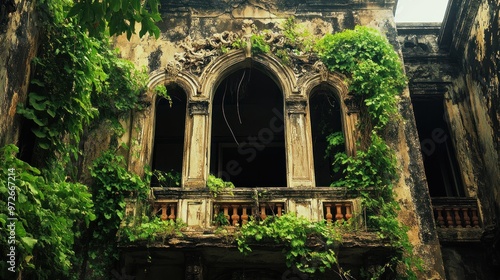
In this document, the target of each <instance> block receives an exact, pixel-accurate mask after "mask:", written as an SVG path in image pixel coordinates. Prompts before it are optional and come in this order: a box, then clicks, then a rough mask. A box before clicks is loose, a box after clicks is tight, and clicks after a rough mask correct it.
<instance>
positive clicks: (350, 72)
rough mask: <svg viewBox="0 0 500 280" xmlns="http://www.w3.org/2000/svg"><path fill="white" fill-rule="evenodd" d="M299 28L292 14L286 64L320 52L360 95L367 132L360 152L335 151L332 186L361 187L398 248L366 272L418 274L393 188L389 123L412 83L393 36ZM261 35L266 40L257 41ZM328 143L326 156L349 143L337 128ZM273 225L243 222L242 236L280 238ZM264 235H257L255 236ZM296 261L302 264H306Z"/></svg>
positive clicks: (372, 214)
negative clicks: (317, 34) (313, 37)
mask: <svg viewBox="0 0 500 280" xmlns="http://www.w3.org/2000/svg"><path fill="white" fill-rule="evenodd" d="M297 30H298V26H297V24H296V22H295V20H294V19H293V18H290V19H288V20H287V21H286V22H285V23H284V25H283V34H284V36H285V38H286V41H285V47H284V48H282V49H279V50H274V51H273V52H275V53H276V54H277V55H278V56H279V57H280V58H281V59H282V61H283V62H284V63H288V62H289V61H290V56H291V55H292V54H304V53H312V52H316V53H317V54H318V56H319V58H320V59H321V61H322V62H323V63H324V64H325V65H326V66H327V67H328V69H329V70H330V71H332V72H340V73H342V74H344V75H346V76H347V77H348V80H347V83H348V85H349V91H350V92H353V93H354V94H355V97H356V98H357V100H356V101H357V102H358V104H359V108H360V118H359V123H358V127H357V128H358V131H360V132H361V135H360V138H359V142H358V143H357V151H356V155H354V156H348V155H347V154H346V153H345V152H335V153H334V154H333V157H334V165H333V169H334V170H333V171H334V173H337V172H342V174H343V176H342V178H341V179H340V180H338V181H335V182H332V187H347V188H349V189H352V190H355V191H357V192H359V193H360V195H361V197H362V200H363V206H364V207H365V208H366V209H367V215H368V226H369V227H370V228H372V229H375V230H377V232H378V234H379V236H380V238H388V239H389V240H391V242H392V244H394V247H395V248H396V249H397V253H396V254H395V256H394V257H393V258H392V259H391V260H390V262H389V263H388V264H386V265H384V266H381V267H380V268H379V269H378V270H377V271H374V272H373V273H371V274H370V273H365V276H366V277H368V278H373V279H375V278H377V277H379V276H381V275H389V274H390V275H392V277H396V278H402V279H416V274H415V273H414V271H413V268H415V267H416V268H419V269H421V260H420V259H418V258H416V257H415V256H414V255H413V247H412V245H411V243H410V241H409V239H408V235H407V231H408V229H407V228H406V227H405V226H404V225H402V224H401V223H400V222H399V221H398V219H397V213H398V210H399V204H398V203H397V202H396V200H395V198H394V193H393V187H394V182H395V181H396V180H397V179H398V170H397V167H396V166H397V165H396V164H397V162H396V157H395V154H394V151H393V150H392V149H391V148H390V147H389V146H388V144H387V143H386V141H385V140H384V137H385V136H386V135H385V134H386V129H387V126H388V124H389V123H390V122H391V120H397V119H398V118H399V115H398V110H397V96H398V95H399V94H400V93H401V92H402V90H403V88H404V86H405V85H406V78H405V75H404V72H403V68H402V65H401V61H400V59H399V57H398V55H397V54H396V53H395V52H394V49H393V47H392V46H391V44H390V43H389V42H388V41H387V39H386V38H385V37H383V36H382V35H380V33H379V32H378V31H376V30H374V29H371V28H368V27H361V26H358V27H356V28H355V29H354V30H345V31H343V32H339V33H336V34H328V35H325V36H324V37H323V38H321V39H320V40H319V41H318V42H317V43H316V44H313V43H312V42H311V41H310V40H306V39H304V38H303V37H302V35H303V33H302V34H301V33H300V32H299V31H297ZM259 36H260V37H261V40H257V38H259ZM264 37H265V33H260V34H259V35H256V36H255V38H254V37H252V38H253V39H252V44H254V43H255V44H256V47H255V48H256V50H257V51H258V52H266V51H267V50H268V49H270V48H268V47H267V46H268V45H265V44H264V43H266V41H265V40H263V39H262V38H264ZM309 38H310V36H309ZM253 49H254V46H253V45H252V50H253ZM267 52H268V51H267ZM327 142H328V144H329V145H328V147H327V150H326V153H327V155H326V156H332V155H331V153H333V152H334V151H337V150H338V149H336V147H337V146H339V145H343V144H344V139H343V136H342V134H340V133H334V134H331V135H328V136H327ZM278 220H279V219H277V220H276V221H278ZM268 226H269V225H267V224H266V225H258V224H252V226H251V227H243V229H242V235H243V236H246V235H247V231H249V232H250V235H249V236H255V234H257V232H258V230H259V229H257V228H258V227H262V229H261V230H263V231H265V232H266V234H270V233H272V236H267V237H268V238H271V239H273V238H276V239H277V240H280V238H279V234H278V233H276V232H275V231H273V230H269V229H268V228H267V227H268ZM308 226H311V225H308ZM259 234H260V233H259ZM259 236H260V235H259ZM260 239H261V238H255V241H259V240H260ZM243 240H245V239H243ZM282 242H285V241H282ZM304 248H305V247H304ZM304 254H306V255H307V252H302V256H304ZM305 259H307V258H305ZM287 260H289V258H288V257H287ZM295 265H297V267H299V268H300V267H301V264H300V263H296V264H295ZM401 268H403V269H401Z"/></svg>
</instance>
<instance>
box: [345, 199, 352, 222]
mask: <svg viewBox="0 0 500 280" xmlns="http://www.w3.org/2000/svg"><path fill="white" fill-rule="evenodd" d="M344 206H345V219H346V220H349V219H350V218H351V217H352V214H351V203H346V204H344Z"/></svg>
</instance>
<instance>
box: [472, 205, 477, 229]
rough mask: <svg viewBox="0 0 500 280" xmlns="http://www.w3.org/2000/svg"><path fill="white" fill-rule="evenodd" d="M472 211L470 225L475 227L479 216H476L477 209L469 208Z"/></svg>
mask: <svg viewBox="0 0 500 280" xmlns="http://www.w3.org/2000/svg"><path fill="white" fill-rule="evenodd" d="M471 211H472V226H473V227H475V228H478V227H479V217H478V216H477V209H475V208H471Z"/></svg>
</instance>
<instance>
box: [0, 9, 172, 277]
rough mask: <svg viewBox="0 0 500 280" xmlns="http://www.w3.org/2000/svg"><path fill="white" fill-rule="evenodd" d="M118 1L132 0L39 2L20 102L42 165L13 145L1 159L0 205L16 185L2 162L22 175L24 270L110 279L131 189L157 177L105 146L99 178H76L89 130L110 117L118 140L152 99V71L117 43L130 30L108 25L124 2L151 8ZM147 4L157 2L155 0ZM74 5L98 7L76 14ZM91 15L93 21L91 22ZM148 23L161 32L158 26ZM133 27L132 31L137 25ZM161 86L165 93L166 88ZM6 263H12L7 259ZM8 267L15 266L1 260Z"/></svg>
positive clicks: (142, 190) (20, 250) (19, 229)
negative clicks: (122, 53)
mask: <svg viewBox="0 0 500 280" xmlns="http://www.w3.org/2000/svg"><path fill="white" fill-rule="evenodd" d="M136 2H137V3H139V1H135V0H133V1H131V2H129V4H130V5H132V4H134V3H136ZM80 3H83V2H80ZM116 3H121V4H123V3H124V2H123V1H120V0H117V1H115V2H112V1H111V2H109V1H108V2H107V1H104V2H103V1H97V2H96V1H94V2H88V1H87V2H85V4H89V5H92V9H94V10H89V7H90V6H86V7H82V6H81V5H80V7H78V8H74V2H73V1H66V0H45V1H40V2H37V8H36V9H37V10H36V12H37V15H38V16H39V19H40V21H39V24H40V31H41V32H40V46H39V49H38V53H37V57H36V58H35V59H34V60H33V64H32V66H33V67H32V68H33V73H34V75H33V77H32V79H31V86H30V88H29V96H28V100H27V103H26V104H20V105H19V106H18V110H17V112H18V113H19V114H20V115H22V116H23V117H24V118H25V119H27V120H29V121H30V122H31V123H32V124H31V127H32V132H33V135H34V137H35V138H36V141H35V147H36V148H35V152H34V156H33V159H32V163H33V164H34V165H35V166H36V167H38V168H34V167H32V166H30V165H29V164H27V163H26V162H23V161H21V160H19V159H17V158H16V156H15V154H16V153H17V152H18V149H17V147H15V146H6V147H4V148H3V149H2V150H1V154H2V155H1V161H0V165H1V167H2V170H1V171H0V172H2V174H1V176H2V179H1V180H0V195H1V197H2V200H1V202H0V204H3V202H4V201H7V196H10V195H11V192H12V191H11V190H9V189H8V186H7V185H4V184H3V182H4V180H3V177H4V175H5V176H10V175H8V174H4V171H6V170H15V176H16V178H18V182H19V184H18V185H17V188H16V190H15V193H16V198H17V201H16V206H17V208H16V215H17V218H18V221H17V222H16V237H17V238H18V242H17V243H16V248H17V257H18V259H17V261H18V262H19V263H18V264H17V265H16V271H17V273H19V274H20V275H21V274H22V276H23V277H24V278H28V279H31V278H33V279H35V278H36V279H49V278H51V279H84V278H85V277H86V278H85V279H90V278H92V279H109V277H110V273H111V272H112V266H113V263H112V262H113V260H116V258H117V250H116V232H117V230H118V228H119V226H120V221H121V219H122V218H123V215H124V207H125V202H124V201H125V198H126V197H129V196H135V197H138V198H140V199H144V198H145V196H146V194H147V190H148V189H149V188H148V187H149V178H145V179H144V180H141V178H139V176H137V175H135V174H132V173H130V172H128V171H127V169H126V168H125V162H124V159H123V157H121V156H117V155H115V154H116V152H117V151H112V152H106V153H104V154H103V155H102V156H101V157H100V158H99V159H98V160H97V161H96V162H94V164H93V167H92V171H91V174H92V179H93V182H89V180H88V179H87V180H86V183H87V185H88V186H86V185H83V184H81V183H78V180H79V179H80V174H81V173H82V172H83V173H85V171H82V170H77V169H78V168H79V167H80V168H81V166H82V161H83V160H84V159H83V158H82V156H81V153H82V148H83V145H82V144H83V142H82V138H83V137H84V135H85V134H86V133H89V131H91V130H92V129H93V128H95V127H97V125H98V124H100V123H103V122H106V123H108V124H111V125H108V127H110V128H111V131H110V134H111V135H112V136H113V138H114V139H115V141H114V142H116V136H117V135H119V134H120V133H122V132H123V128H122V127H121V125H120V121H121V120H122V118H124V117H128V116H129V114H130V112H131V111H134V110H142V109H144V108H145V107H146V106H149V103H148V102H146V101H145V100H144V99H143V97H144V96H145V95H144V93H145V91H146V88H147V74H146V71H145V70H144V69H143V70H137V69H135V67H134V65H133V64H132V63H131V62H128V61H126V60H124V59H121V58H119V57H118V52H117V51H116V50H113V49H112V48H111V45H110V37H109V35H108V34H109V33H111V34H113V33H116V34H118V33H120V32H122V31H123V30H124V29H121V30H119V29H120V28H122V27H123V26H122V27H120V26H115V27H117V28H118V29H115V30H113V29H112V28H115V27H110V28H111V29H112V30H109V29H107V28H104V29H103V26H104V25H107V24H108V23H112V22H113V21H108V19H109V18H107V16H109V15H110V13H115V16H118V17H119V16H120V13H121V12H122V11H123V10H125V9H127V10H128V11H133V10H135V9H143V8H141V5H139V6H135V5H134V7H131V6H129V5H128V4H126V3H125V4H124V5H123V7H122V8H123V9H120V8H118V7H117V5H116ZM137 3H136V4H137ZM148 3H149V4H148V5H150V8H151V7H152V6H154V5H155V3H157V2H155V1H148ZM109 4H112V6H109ZM139 4H140V3H139ZM82 5H83V4H82ZM156 6H157V4H156ZM80 8H81V9H80ZM71 9H73V11H75V10H79V11H81V12H84V13H90V14H92V16H91V17H88V15H89V14H86V15H83V16H82V15H80V16H76V17H71V14H69V15H68V11H69V10H71ZM95 9H102V11H107V12H105V15H103V14H99V13H95V12H96V11H97V10H95ZM110 9H111V10H113V11H112V12H110ZM156 11H157V10H156ZM147 13H151V14H153V13H155V10H154V8H151V11H148V10H147V9H145V10H142V11H141V12H140V13H137V14H136V16H139V17H143V18H144V20H146V21H147V20H148V19H146V18H147V17H148V16H149V17H151V14H149V15H148V14H147ZM99 16H103V17H102V18H99ZM84 17H85V18H86V19H87V21H86V20H85V19H84ZM90 18H92V20H93V21H92V22H89V21H88V19H90ZM124 18H125V20H127V19H126V16H125V17H124ZM136 20H139V19H136ZM103 22H104V25H100V26H99V28H98V30H96V31H95V32H94V31H92V30H89V29H88V25H87V24H93V23H98V24H100V23H103ZM129 23H130V21H129ZM82 27H83V28H82ZM94 27H97V26H94ZM144 28H145V27H144V26H143V30H146V31H150V30H152V32H153V33H154V32H155V31H154V29H155V28H156V27H155V28H151V26H149V27H146V29H144ZM103 30H104V31H103ZM129 30H131V31H130V32H132V33H133V25H132V28H131V29H129ZM143 30H141V32H140V33H141V34H140V35H143V34H144V31H143ZM127 32H128V31H127ZM129 35H130V34H129ZM158 90H159V91H160V94H161V95H162V96H166V89H162V88H159V89H158ZM103 148H104V149H105V147H103ZM86 159H87V158H86ZM91 181H92V180H91ZM5 182H6V181H5ZM6 188H7V189H6ZM4 198H5V199H4ZM4 209H7V207H2V213H1V214H0V223H2V238H0V244H1V246H2V252H4V248H8V245H7V244H8V240H7V239H6V238H4V236H7V235H4V229H5V227H4V225H6V223H7V220H6V215H7V214H6V213H4V212H3V211H4ZM103 260H104V261H103ZM0 267H2V268H6V267H7V265H6V262H5V261H4V259H2V260H1V261H0ZM4 272H7V269H2V273H4ZM1 278H6V277H3V275H2V277H1Z"/></svg>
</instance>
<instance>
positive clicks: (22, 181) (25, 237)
mask: <svg viewBox="0 0 500 280" xmlns="http://www.w3.org/2000/svg"><path fill="white" fill-rule="evenodd" d="M17 152H18V148H17V147H16V146H14V145H7V146H5V147H2V148H1V149H0V178H1V179H0V207H1V213H0V223H1V225H2V226H1V228H0V232H1V234H0V244H1V248H2V254H3V255H4V256H5V255H6V254H7V253H8V252H6V251H5V250H7V248H10V247H11V246H15V248H16V265H15V267H16V272H22V276H23V278H27V279H35V278H36V279H69V278H70V276H71V269H72V268H73V264H74V263H77V261H76V260H75V252H74V251H73V245H74V242H75V239H77V238H79V237H80V235H79V234H80V232H79V231H78V230H77V229H78V228H79V226H81V225H83V226H84V227H85V226H88V225H89V223H90V222H91V221H92V220H94V219H95V215H94V213H93V209H92V207H93V203H92V199H91V195H90V192H89V190H88V189H87V187H86V186H84V185H82V184H79V183H72V182H67V181H65V180H64V177H63V176H60V177H59V180H52V181H49V180H47V179H46V178H45V177H43V176H42V175H41V172H40V170H38V169H37V168H34V167H32V166H30V165H29V164H27V163H26V162H23V161H21V160H19V159H17V158H16V156H15V154H16V153H17ZM59 175H60V174H59ZM8 177H11V178H14V179H13V180H11V179H8ZM9 197H11V198H12V197H14V198H15V199H14V200H12V199H10V198H9ZM8 206H13V209H12V210H11V211H12V212H10V210H9V212H6V210H8V209H9V208H8ZM9 218H15V219H16V220H9ZM11 223H14V224H15V243H11V242H12V241H11V242H9V240H8V238H7V237H8V236H10V231H9V230H8V228H7V225H9V224H11ZM8 266H9V265H8V264H7V263H6V258H2V260H0V268H1V275H2V278H3V279H6V278H7V277H6V274H7V273H11V272H9V271H8V270H7V267H8Z"/></svg>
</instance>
